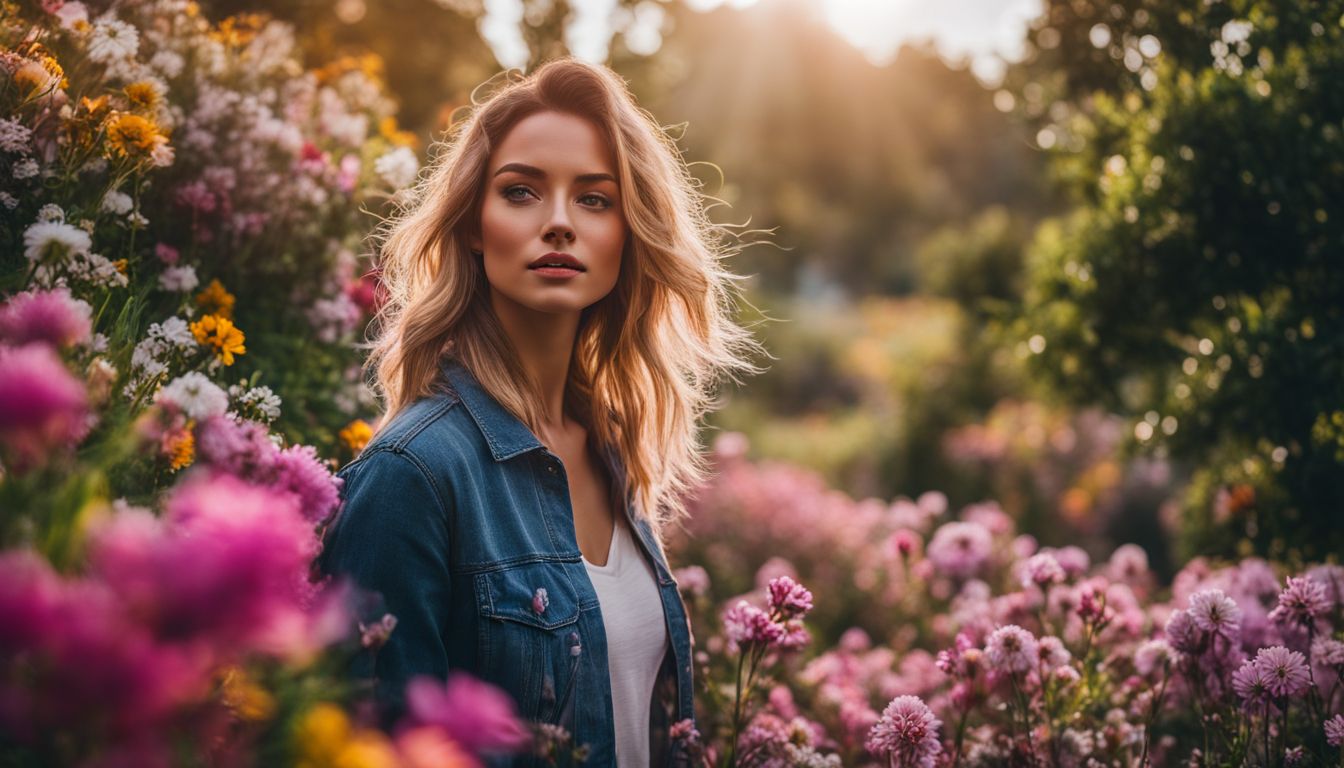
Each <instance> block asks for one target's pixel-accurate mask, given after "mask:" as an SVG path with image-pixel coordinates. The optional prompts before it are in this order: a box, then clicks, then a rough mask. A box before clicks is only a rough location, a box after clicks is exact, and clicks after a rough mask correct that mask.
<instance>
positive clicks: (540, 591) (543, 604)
mask: <svg viewBox="0 0 1344 768" xmlns="http://www.w3.org/2000/svg"><path fill="white" fill-rule="evenodd" d="M550 604H551V598H550V596H549V595H547V594H546V588H545V587H537V591H536V592H534V593H533V594H532V612H533V613H535V614H537V615H538V616H540V615H541V614H543V613H545V612H546V609H547V608H548V607H549V606H550Z"/></svg>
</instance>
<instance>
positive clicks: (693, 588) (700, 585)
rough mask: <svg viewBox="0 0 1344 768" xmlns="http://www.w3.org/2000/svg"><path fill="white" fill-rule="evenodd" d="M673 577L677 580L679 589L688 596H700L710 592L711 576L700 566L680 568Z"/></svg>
mask: <svg viewBox="0 0 1344 768" xmlns="http://www.w3.org/2000/svg"><path fill="white" fill-rule="evenodd" d="M672 577H673V578H674V579H675V580H676V582H677V586H678V588H680V589H681V591H682V592H685V593H686V594H688V595H695V596H700V595H703V594H705V593H706V592H708V591H709V574H708V573H706V572H705V569H704V568H701V567H700V566H698V565H688V566H686V567H685V568H678V569H677V570H676V571H675V572H674V573H673V574H672Z"/></svg>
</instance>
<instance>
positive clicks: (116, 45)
mask: <svg viewBox="0 0 1344 768" xmlns="http://www.w3.org/2000/svg"><path fill="white" fill-rule="evenodd" d="M139 50H140V34H139V33H138V32H136V31H135V27H132V26H131V25H130V24H127V23H126V22H124V21H118V20H116V19H102V20H100V21H98V22H95V23H94V25H93V33H92V35H91V36H90V38H89V58H90V59H91V60H93V61H96V62H98V63H99V64H107V63H109V62H112V61H117V60H119V59H129V58H130V57H132V56H134V55H135V54H136V51H139Z"/></svg>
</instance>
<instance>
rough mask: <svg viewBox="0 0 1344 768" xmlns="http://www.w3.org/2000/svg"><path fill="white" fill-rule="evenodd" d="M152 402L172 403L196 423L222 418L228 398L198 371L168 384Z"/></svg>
mask: <svg viewBox="0 0 1344 768" xmlns="http://www.w3.org/2000/svg"><path fill="white" fill-rule="evenodd" d="M154 400H155V401H156V402H163V401H167V402H170V403H173V404H174V405H176V406H177V407H178V408H181V409H182V412H183V413H185V414H187V415H188V416H190V417H191V418H193V419H196V420H198V421H199V420H200V419H205V418H208V417H210V416H223V415H224V413H225V412H226V411H228V410H229V396H228V395H227V394H225V392H224V390H222V389H220V388H219V386H218V385H216V384H215V383H214V382H213V381H211V380H210V379H208V378H206V376H205V374H203V373H201V372H200V371H192V372H191V373H184V374H182V375H181V376H178V377H177V378H176V379H173V380H172V381H170V382H168V383H167V384H166V385H164V387H163V389H161V390H159V393H158V394H157V395H155V396H154Z"/></svg>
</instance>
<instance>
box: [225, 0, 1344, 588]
mask: <svg viewBox="0 0 1344 768" xmlns="http://www.w3.org/2000/svg"><path fill="white" fill-rule="evenodd" d="M205 6H206V7H207V9H208V11H209V13H210V15H211V16H212V17H223V16H225V15H229V14H236V13H246V12H251V11H264V12H267V13H269V14H272V15H274V16H276V17H278V18H281V19H286V20H289V21H290V22H292V23H293V24H294V26H295V29H296V32H297V33H298V36H299V38H300V44H301V47H302V49H303V55H304V57H305V59H306V60H307V61H308V62H309V64H310V65H311V66H315V67H316V66H321V65H322V64H323V63H325V62H332V63H334V62H345V64H344V65H343V66H349V62H351V61H355V62H357V63H358V66H359V67H361V68H362V69H364V70H365V71H366V72H368V73H370V74H372V75H373V76H375V77H376V78H377V79H378V80H380V81H381V82H382V83H383V85H384V86H385V87H386V88H387V90H388V92H389V93H391V94H392V95H393V96H394V97H395V99H396V101H397V120H398V122H399V124H400V129H401V130H402V131H405V132H409V134H410V135H411V136H413V137H414V138H413V140H412V143H413V144H414V147H415V149H416V151H417V153H418V154H419V156H420V157H421V158H422V160H423V159H424V158H425V157H426V149H427V148H428V146H429V145H430V143H431V142H432V141H433V140H434V139H435V138H437V137H438V136H439V135H440V134H441V132H442V131H443V130H444V129H445V127H446V126H447V125H448V124H449V122H450V121H451V119H452V116H453V115H454V113H455V111H458V110H460V109H461V108H462V107H463V106H464V105H467V104H469V102H470V98H471V92H472V89H473V88H474V87H475V86H476V85H478V84H479V83H481V82H482V81H484V80H485V79H487V78H488V77H490V76H492V75H494V74H496V73H498V72H499V71H500V70H502V69H504V68H508V67H519V68H524V69H526V68H530V67H532V66H534V65H535V64H537V63H538V62H540V61H543V60H545V59H546V58H549V57H552V56H555V55H560V54H565V53H573V54H575V55H579V56H582V57H583V58H586V59H589V60H593V61H601V62H605V63H608V64H609V65H610V66H612V67H613V68H614V69H616V70H617V71H618V72H619V73H620V74H621V75H623V76H624V77H625V78H626V79H627V80H628V81H629V83H630V85H631V87H632V89H633V90H634V92H635V94H636V96H637V97H638V99H639V100H640V102H641V104H642V105H643V106H645V107H646V108H648V109H650V110H651V111H652V112H653V114H654V115H655V116H656V117H657V118H658V119H659V120H660V121H661V122H662V123H664V124H665V125H666V126H668V127H669V130H671V131H672V133H673V135H674V136H677V137H678V139H679V142H680V145H681V147H682V149H683V151H684V154H685V156H686V158H687V160H688V161H690V162H691V163H693V169H694V172H695V173H696V175H697V177H698V178H700V179H701V181H702V182H703V184H704V192H705V194H707V195H709V196H712V197H713V198H715V199H716V200H718V201H721V204H717V205H716V206H715V207H714V209H713V216H714V218H715V220H716V221H719V222H721V223H731V224H748V225H749V226H748V227H747V228H748V229H753V230H764V232H758V233H757V234H756V235H753V236H749V237H748V238H747V239H748V240H749V241H756V243H755V244H749V245H748V246H747V247H745V248H744V250H743V252H742V253H741V254H740V255H739V256H737V257H736V258H735V260H734V263H733V268H734V269H735V270H736V271H737V272H739V273H744V274H748V275H750V276H751V279H750V281H749V283H748V293H747V299H748V300H749V304H746V305H744V306H743V320H744V321H746V322H750V323H754V324H756V326H755V327H756V329H757V332H758V333H759V334H760V335H761V337H762V338H763V339H764V341H765V343H766V346H767V348H768V349H769V350H770V351H771V353H772V355H773V359H772V360H768V361H764V362H766V363H767V364H768V365H769V371H768V372H766V373H765V374H763V375H761V376H759V377H756V378H754V379H751V380H750V381H747V382H745V384H744V386H741V387H733V388H730V389H728V390H726V391H725V392H724V407H723V408H722V410H720V411H719V412H717V413H716V414H715V415H714V416H713V418H712V427H713V428H714V432H711V434H710V435H709V436H708V439H710V440H712V439H714V434H715V432H740V433H742V434H744V435H745V436H746V437H747V442H746V445H749V451H750V454H751V457H752V458H753V459H757V460H762V461H780V462H787V464H788V465H790V466H793V467H797V468H801V469H802V470H803V471H806V472H808V473H814V474H815V475H816V476H818V477H819V478H820V481H821V482H824V483H825V484H827V485H829V486H831V487H834V488H837V489H840V490H842V491H843V492H844V493H846V494H848V495H850V496H851V497H852V498H854V499H855V500H863V499H867V498H877V499H881V500H884V501H885V502H890V501H891V500H893V499H896V498H897V497H900V496H906V497H909V498H916V497H918V496H920V495H921V494H923V493H925V492H926V491H940V492H942V493H944V494H946V495H947V497H948V499H949V502H950V503H951V505H952V506H953V507H960V506H963V505H966V504H971V503H974V502H977V501H981V500H987V499H994V500H997V502H998V503H999V504H1000V505H1001V506H1002V508H1003V510H1004V511H1005V512H1007V513H1008V514H1009V515H1010V516H1011V517H1012V518H1014V519H1015V520H1016V522H1017V526H1018V527H1019V529H1020V530H1023V531H1025V532H1028V533H1030V534H1032V535H1034V536H1035V537H1037V538H1038V539H1039V540H1040V541H1041V542H1042V543H1043V544H1052V545H1059V544H1065V543H1071V544H1080V545H1082V546H1084V547H1085V548H1087V549H1088V550H1090V551H1092V552H1093V553H1097V554H1099V553H1105V552H1109V551H1110V550H1111V549H1112V548H1113V547H1114V546H1115V545H1116V544H1118V543H1121V542H1126V541H1134V542H1138V543H1140V544H1141V545H1142V546H1143V547H1144V548H1145V549H1146V550H1147V551H1148V553H1149V556H1150V560H1151V562H1152V565H1153V567H1154V569H1155V570H1156V571H1157V572H1158V573H1159V574H1162V575H1169V574H1170V573H1171V572H1172V571H1173V570H1174V569H1175V567H1177V566H1179V565H1180V564H1182V563H1183V562H1185V560H1187V559H1188V558H1190V557H1191V556H1194V555H1196V554H1221V555H1240V556H1246V555H1250V554H1262V555H1268V556H1272V557H1275V558H1277V559H1280V560H1283V561H1286V562H1300V561H1302V560H1305V559H1319V558H1322V557H1325V556H1327V555H1329V554H1331V553H1338V552H1339V551H1341V550H1342V549H1344V526H1341V525H1339V524H1338V522H1337V521H1338V516H1339V515H1340V514H1341V509H1344V328H1342V327H1341V325H1342V324H1344V318H1341V308H1342V307H1344V270H1341V257H1344V228H1342V227H1341V221H1344V209H1342V208H1341V205H1340V204H1341V202H1344V147H1342V146H1341V130H1344V90H1341V89H1340V87H1339V83H1340V82H1341V81H1342V80H1341V78H1342V77H1344V55H1342V54H1341V52H1340V49H1341V47H1340V46H1339V45H1338V39H1339V36H1340V27H1341V25H1342V24H1344V18H1341V16H1340V11H1339V8H1338V4H1320V3H1315V2H1311V1H1310V0H1288V1H1287V2H1275V3H1268V2H1253V1H1246V0H1228V1H1219V0H1210V1H1209V2H1203V3H1177V2H1158V1H1157V0H1120V1H1119V2H1093V1H1092V0H953V1H949V2H943V3H938V4H929V3H916V2H913V0H756V1H755V2H751V1H744V0H731V1H730V2H720V1H719V0H685V1H684V2H683V1H682V0H669V1H662V2H660V1H658V0H633V1H632V0H588V1H587V2H580V1H579V0H572V1H569V2H567V0H437V2H435V1H433V0H335V1H334V2H332V1H331V0H280V1H279V2H266V3H260V2H226V1H221V2H209V3H205ZM1327 6H1328V8H1327ZM1331 9H1332V10H1331Z"/></svg>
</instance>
